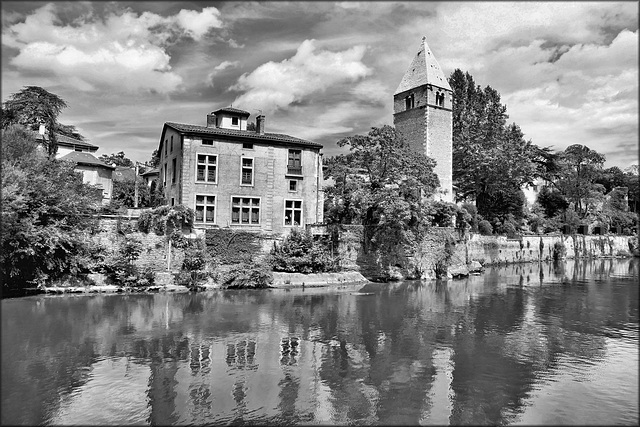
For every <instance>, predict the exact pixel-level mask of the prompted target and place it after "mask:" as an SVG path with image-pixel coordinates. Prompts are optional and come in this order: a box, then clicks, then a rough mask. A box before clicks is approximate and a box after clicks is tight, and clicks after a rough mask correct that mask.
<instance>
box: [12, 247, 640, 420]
mask: <svg viewBox="0 0 640 427" xmlns="http://www.w3.org/2000/svg"><path fill="white" fill-rule="evenodd" d="M638 267H639V262H638V260H637V259H635V260H591V261H589V260H577V261H568V262H566V263H555V264H554V263H541V264H519V265H510V266H505V267H495V268H489V269H488V270H487V271H486V272H485V273H484V274H483V275H479V276H471V277H469V278H467V279H464V280H454V281H448V282H440V281H434V282H422V283H421V282H403V283H393V284H368V285H366V287H365V288H364V289H363V288H362V287H361V286H358V287H356V286H343V287H338V288H322V289H317V288H315V289H305V290H302V289H297V290H267V291H256V292H252V291H224V292H217V293H208V294H176V295H161V294H153V295H141V294H136V295H92V296H62V297H56V296H37V297H26V298H20V299H12V300H4V301H2V408H1V409H2V412H1V416H2V423H3V424H49V423H51V424H73V423H80V424H204V423H213V424H229V423H233V424H244V423H252V424H255V423H258V424H278V425H279V424H299V423H316V424H330V423H333V424H413V425H416V424H511V423H524V424H537V423H546V424H559V423H565V424H566V423H578V424H588V423H605V424H611V423H622V424H634V423H637V422H638V387H637V383H638V374H637V372H638V347H637V344H638V285H637V280H638V270H639V268H638Z"/></svg>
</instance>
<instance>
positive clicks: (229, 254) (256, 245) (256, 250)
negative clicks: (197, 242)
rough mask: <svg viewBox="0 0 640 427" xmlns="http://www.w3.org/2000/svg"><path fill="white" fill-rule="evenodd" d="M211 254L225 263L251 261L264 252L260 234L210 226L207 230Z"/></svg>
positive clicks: (208, 248)
mask: <svg viewBox="0 0 640 427" xmlns="http://www.w3.org/2000/svg"><path fill="white" fill-rule="evenodd" d="M205 243H206V246H207V251H208V252H209V254H210V255H211V256H212V257H213V258H215V260H216V261H217V262H219V263H220V264H223V265H232V264H242V263H251V261H252V260H253V259H255V258H256V257H257V256H259V255H260V254H261V252H262V246H261V244H260V236H259V235H257V234H256V233H251V232H248V231H238V230H230V229H219V228H210V229H207V230H206V231H205Z"/></svg>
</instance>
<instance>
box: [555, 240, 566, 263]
mask: <svg viewBox="0 0 640 427" xmlns="http://www.w3.org/2000/svg"><path fill="white" fill-rule="evenodd" d="M566 253H567V248H566V247H565V246H564V243H563V242H555V243H554V244H553V260H554V261H558V260H560V259H562V258H564V257H565V255H566Z"/></svg>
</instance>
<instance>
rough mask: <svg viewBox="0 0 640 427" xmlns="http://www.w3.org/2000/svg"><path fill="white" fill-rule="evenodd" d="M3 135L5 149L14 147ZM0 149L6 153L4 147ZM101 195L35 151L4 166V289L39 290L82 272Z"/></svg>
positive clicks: (0, 265)
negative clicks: (35, 287)
mask: <svg viewBox="0 0 640 427" xmlns="http://www.w3.org/2000/svg"><path fill="white" fill-rule="evenodd" d="M11 132H12V129H6V130H5V131H3V135H2V138H3V144H5V143H8V144H9V145H11V146H16V145H17V144H18V143H19V141H17V140H12V139H10V138H9V137H10V136H11V135H15V133H14V134H12V133H11ZM3 149H4V147H3ZM101 193H102V192H101V191H100V190H99V189H97V188H96V187H94V186H90V185H87V184H84V183H83V182H82V175H81V174H80V173H78V172H75V171H74V165H73V164H71V163H70V162H61V161H58V160H55V159H48V158H47V157H46V155H45V154H44V153H40V152H39V151H37V150H35V151H34V152H33V153H31V154H29V156H28V161H23V160H20V159H17V160H16V159H15V158H14V159H13V160H12V159H11V158H8V159H7V158H5V159H4V160H3V162H2V197H3V200H2V230H1V232H2V234H1V246H2V250H1V253H0V271H1V272H2V274H3V275H4V277H3V284H4V285H3V289H4V290H8V289H15V288H23V287H25V286H29V285H30V284H31V285H34V284H42V283H43V282H44V281H45V280H52V279H57V278H60V277H62V276H64V275H66V274H75V273H78V272H80V271H82V270H83V269H84V266H83V265H82V263H81V261H80V260H81V258H82V257H81V255H82V254H83V253H84V251H85V249H86V246H85V243H84V242H85V238H84V232H85V231H88V230H91V229H92V227H93V226H94V219H93V218H92V217H91V215H92V214H94V213H96V212H97V210H98V208H99V206H100V203H101V198H102V197H101Z"/></svg>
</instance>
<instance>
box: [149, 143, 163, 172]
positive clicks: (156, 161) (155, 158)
mask: <svg viewBox="0 0 640 427" xmlns="http://www.w3.org/2000/svg"><path fill="white" fill-rule="evenodd" d="M149 166H150V167H151V168H157V167H159V166H160V152H159V151H158V149H157V148H156V149H155V150H153V153H152V154H151V160H149Z"/></svg>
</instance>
